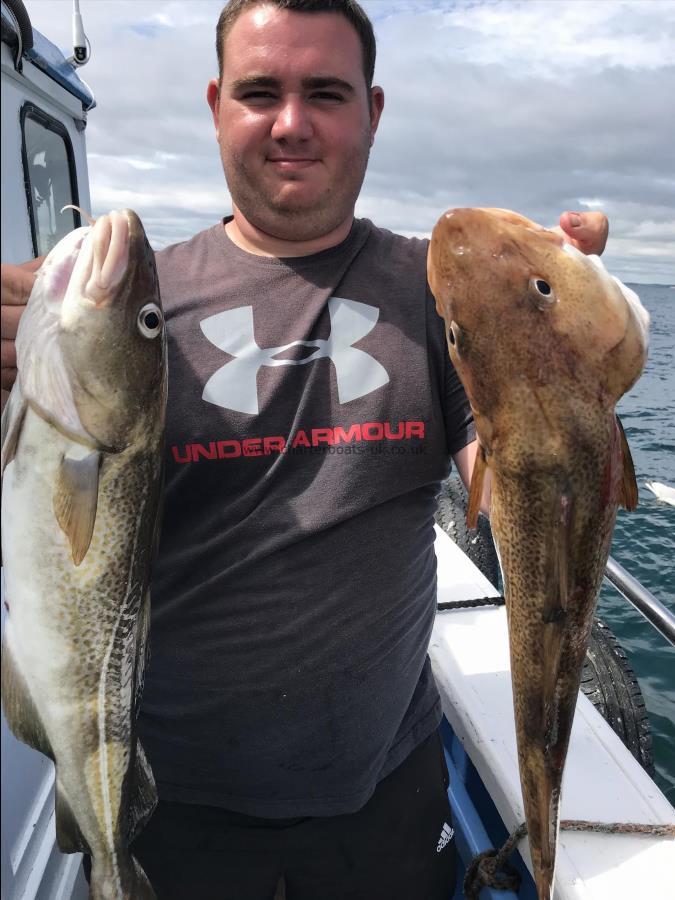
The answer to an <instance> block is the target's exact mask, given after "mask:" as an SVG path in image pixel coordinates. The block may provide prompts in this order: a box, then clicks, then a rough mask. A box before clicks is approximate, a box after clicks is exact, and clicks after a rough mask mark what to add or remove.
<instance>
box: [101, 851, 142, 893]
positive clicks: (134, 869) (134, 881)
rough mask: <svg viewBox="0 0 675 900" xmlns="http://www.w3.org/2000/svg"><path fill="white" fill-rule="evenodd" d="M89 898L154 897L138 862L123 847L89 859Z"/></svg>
mask: <svg viewBox="0 0 675 900" xmlns="http://www.w3.org/2000/svg"><path fill="white" fill-rule="evenodd" d="M89 900H157V895H156V894H155V892H154V890H153V888H152V885H151V884H150V881H149V879H148V876H147V875H146V874H145V872H144V871H143V869H142V867H141V865H140V863H139V862H138V860H137V859H135V858H134V857H133V856H131V854H130V853H129V852H128V851H126V850H125V852H124V853H118V854H115V855H114V856H111V855H109V854H101V855H100V856H93V857H92V860H91V879H90V882H89Z"/></svg>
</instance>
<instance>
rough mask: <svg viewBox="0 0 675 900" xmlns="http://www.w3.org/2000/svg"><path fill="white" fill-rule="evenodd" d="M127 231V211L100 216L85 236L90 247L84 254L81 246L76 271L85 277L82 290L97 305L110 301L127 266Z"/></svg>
mask: <svg viewBox="0 0 675 900" xmlns="http://www.w3.org/2000/svg"><path fill="white" fill-rule="evenodd" d="M130 230H131V221H130V218H129V216H128V214H127V210H122V211H121V212H111V213H109V214H108V215H106V216H100V217H99V218H98V219H97V220H96V224H95V225H94V227H93V228H92V230H91V232H90V234H89V236H88V242H89V243H90V245H91V250H90V251H89V252H88V253H87V252H86V251H87V249H88V248H87V247H86V246H83V248H82V250H81V251H80V258H83V259H84V261H85V265H84V266H83V270H84V271H82V272H81V273H78V274H79V275H80V276H83V275H84V276H85V277H86V282H85V283H84V284H83V290H82V293H83V296H84V297H86V298H87V299H88V300H89V301H91V302H93V304H94V305H95V306H97V307H100V306H106V305H107V304H108V303H110V301H111V300H112V298H113V297H114V295H115V289H116V288H117V287H118V286H119V284H120V282H121V281H122V279H123V278H124V275H125V273H126V271H127V268H128V265H129V243H130ZM78 262H79V260H78ZM75 275H76V272H73V276H75Z"/></svg>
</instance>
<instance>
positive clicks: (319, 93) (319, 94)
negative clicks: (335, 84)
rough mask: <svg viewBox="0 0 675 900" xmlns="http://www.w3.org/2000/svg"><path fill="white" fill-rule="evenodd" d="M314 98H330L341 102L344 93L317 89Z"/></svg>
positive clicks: (335, 101)
mask: <svg viewBox="0 0 675 900" xmlns="http://www.w3.org/2000/svg"><path fill="white" fill-rule="evenodd" d="M312 99H313V100H329V101H332V102H334V103H341V102H342V100H344V97H343V96H342V94H336V93H335V92H334V91H315V92H314V93H313V94H312Z"/></svg>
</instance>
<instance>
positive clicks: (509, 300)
mask: <svg viewBox="0 0 675 900" xmlns="http://www.w3.org/2000/svg"><path fill="white" fill-rule="evenodd" d="M428 279H429V285H430V287H431V290H432V293H433V294H434V297H435V300H436V309H437V311H438V313H439V314H440V315H441V316H442V317H443V318H444V320H445V324H446V335H447V341H448V349H449V351H450V356H451V358H452V361H453V364H454V366H455V368H456V369H457V372H458V374H459V376H460V378H461V380H462V382H463V384H464V387H465V389H466V391H467V394H468V396H469V400H470V402H471V405H472V408H473V410H474V415H475V417H476V426H477V429H478V432H479V436H480V437H481V439H482V440H483V443H485V444H486V445H489V443H490V438H491V435H492V432H493V429H494V427H495V417H496V416H498V415H499V413H500V412H501V411H503V410H504V409H505V408H508V409H509V412H510V414H511V415H513V413H514V406H515V405H516V404H517V399H518V398H521V397H522V386H524V385H528V386H532V385H534V386H535V388H536V387H540V388H541V389H542V395H543V396H545V392H546V390H547V389H550V390H552V391H553V390H555V391H558V392H560V391H561V390H563V389H564V388H565V386H566V385H567V386H573V387H574V391H579V390H581V391H589V392H593V393H594V394H595V395H597V396H599V397H601V398H602V399H603V401H605V400H606V404H607V405H608V406H609V405H611V406H612V407H613V406H614V404H615V403H616V401H617V400H618V399H619V397H620V396H621V395H622V394H623V393H625V391H626V390H628V388H629V387H630V386H631V385H632V384H633V383H634V382H635V381H636V380H637V378H638V376H639V374H640V372H641V371H642V368H643V366H644V362H645V359H646V352H647V326H648V322H649V316H648V314H647V312H646V310H644V308H643V307H642V306H641V304H640V301H639V299H638V298H637V296H636V295H635V294H634V293H633V292H632V291H630V290H629V289H628V288H625V286H623V285H621V284H620V282H618V281H617V280H616V279H614V278H612V276H610V275H609V274H608V273H607V272H606V270H605V269H604V266H603V265H602V263H601V262H600V260H599V258H598V257H592V256H585V255H584V254H582V253H580V252H579V251H578V250H576V249H575V248H574V247H572V246H571V245H569V244H566V243H565V242H564V240H563V238H562V236H561V235H559V234H557V233H556V232H553V231H549V230H547V229H545V228H542V227H541V226H540V225H537V224H536V223H535V222H532V221H531V220H529V219H527V218H525V217H524V216H520V215H518V214H517V213H513V212H510V211H508V210H498V209H452V210H449V211H448V212H446V213H445V214H444V215H443V216H442V217H441V218H440V219H439V221H438V223H437V224H436V227H435V228H434V231H433V234H432V237H431V242H430V246H429V255H428ZM525 409H526V407H525V408H524V414H525Z"/></svg>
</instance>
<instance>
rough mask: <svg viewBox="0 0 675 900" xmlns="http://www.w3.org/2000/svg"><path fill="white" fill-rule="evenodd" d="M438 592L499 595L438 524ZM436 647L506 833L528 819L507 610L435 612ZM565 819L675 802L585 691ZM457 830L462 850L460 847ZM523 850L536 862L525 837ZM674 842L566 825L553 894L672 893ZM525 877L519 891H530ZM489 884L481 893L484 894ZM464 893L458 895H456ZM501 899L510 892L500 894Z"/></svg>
mask: <svg viewBox="0 0 675 900" xmlns="http://www.w3.org/2000/svg"><path fill="white" fill-rule="evenodd" d="M436 555H437V557H438V600H439V602H443V601H448V600H466V599H473V598H476V597H485V596H495V595H496V593H497V592H496V591H495V589H494V588H493V587H492V585H491V584H490V582H489V581H488V580H487V579H486V578H485V577H484V576H483V575H482V574H481V572H480V571H479V570H478V569H476V568H475V566H473V564H472V563H471V562H470V561H469V560H468V559H467V557H466V556H465V555H464V554H463V553H462V552H461V550H459V549H458V548H457V547H456V545H455V544H454V543H453V542H452V541H451V540H450V538H449V537H448V536H447V535H446V534H445V533H444V532H443V531H442V530H441V529H440V528H437V538H436ZM429 653H430V656H431V660H432V664H433V669H434V675H435V677H436V681H437V683H438V686H439V690H440V691H441V696H442V700H443V709H444V712H445V716H446V718H447V720H448V723H449V725H450V727H451V729H452V732H454V735H455V736H456V737H457V739H458V740H459V741H460V742H461V745H462V746H463V748H464V749H465V751H466V753H467V755H468V757H469V759H470V761H471V763H472V765H473V766H474V767H475V770H476V772H477V774H478V776H479V777H480V780H481V781H482V784H483V785H484V786H485V788H486V789H487V792H488V793H489V795H490V796H491V798H492V800H493V801H494V804H495V806H496V809H497V811H498V812H499V815H500V816H501V818H502V820H503V823H504V825H505V826H506V829H507V830H508V831H511V830H512V829H513V828H515V827H516V826H517V825H519V824H520V823H521V822H522V821H524V818H525V816H524V811H523V805H522V797H521V792H520V781H519V776H518V762H517V755H516V740H515V726H514V720H513V706H512V693H511V674H510V664H509V650H508V635H507V627H506V610H505V608H504V607H503V606H502V607H498V608H495V607H483V608H477V609H469V610H448V611H442V612H439V613H438V614H437V617H436V623H435V626H434V631H433V634H432V639H431V644H430V649H429ZM562 818H563V819H582V820H593V821H602V822H637V823H646V824H665V823H674V822H675V810H674V809H673V807H672V806H671V805H670V803H669V802H668V800H667V799H666V797H665V796H664V795H663V793H662V792H661V791H660V790H659V788H658V787H657V785H656V784H655V783H654V781H653V780H652V779H651V778H650V777H649V776H648V775H647V773H646V772H645V771H644V770H643V769H642V768H641V766H640V765H639V764H638V763H637V762H636V760H635V759H634V758H633V756H632V755H631V754H630V752H629V751H628V750H627V749H626V748H625V747H624V745H623V744H622V743H621V741H620V740H619V738H618V737H617V736H616V735H615V734H614V732H613V731H612V729H611V728H610V727H609V725H608V724H607V723H606V722H605V721H604V719H603V718H602V717H601V716H600V714H599V713H598V712H597V711H596V710H595V708H594V707H593V705H592V704H591V703H590V701H589V700H588V699H587V698H586V697H584V696H583V694H580V696H579V701H578V704H577V712H576V715H575V719H574V725H573V728H572V736H571V740H570V748H569V753H568V757H567V766H566V770H565V780H564V782H563V797H562ZM461 844H462V839H461V838H460V836H459V835H458V848H459V850H460V853H461V851H462V846H461ZM519 849H520V851H521V853H522V857H523V859H524V860H525V862H526V864H527V866H528V868H531V863H530V857H529V850H528V846H527V839H524V840H523V841H521V843H520V845H519ZM673 872H675V841H673V840H669V839H667V838H657V837H652V836H643V835H605V834H599V833H586V832H584V833H580V832H569V831H568V832H561V833H560V837H559V841H558V856H557V865H556V882H555V893H554V898H555V900H581V898H583V900H609V898H611V900H637V898H642V897H645V898H646V897H649V898H651V900H660V898H663V900H666V898H668V897H671V898H672V897H675V887H673ZM529 890H531V886H530V888H529V889H528V886H527V885H525V884H524V885H523V887H522V889H521V892H520V894H519V896H521V897H527V896H531V894H529ZM484 893H485V892H483V894H481V897H483V895H484ZM459 896H461V895H459ZM494 896H496V897H504V896H505V895H504V894H503V893H496V894H495V895H494Z"/></svg>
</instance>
